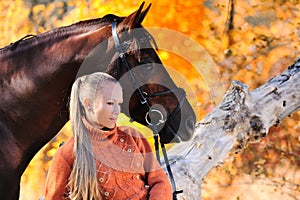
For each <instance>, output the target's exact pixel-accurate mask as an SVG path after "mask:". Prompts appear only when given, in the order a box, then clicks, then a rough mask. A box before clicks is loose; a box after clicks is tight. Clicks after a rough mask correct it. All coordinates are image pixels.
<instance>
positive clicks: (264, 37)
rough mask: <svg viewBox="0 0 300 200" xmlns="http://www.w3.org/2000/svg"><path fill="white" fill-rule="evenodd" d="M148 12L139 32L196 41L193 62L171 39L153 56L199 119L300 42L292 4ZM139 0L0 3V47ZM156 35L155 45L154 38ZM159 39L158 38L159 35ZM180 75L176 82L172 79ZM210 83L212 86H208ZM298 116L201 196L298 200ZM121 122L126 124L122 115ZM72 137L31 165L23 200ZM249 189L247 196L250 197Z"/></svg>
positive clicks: (271, 69)
mask: <svg viewBox="0 0 300 200" xmlns="http://www.w3.org/2000/svg"><path fill="white" fill-rule="evenodd" d="M148 3H152V7H151V9H150V12H149V13H148V15H147V16H146V18H145V21H144V22H143V26H144V27H146V28H147V27H160V28H166V29H169V30H173V31H176V32H178V33H180V34H183V35H184V36H185V37H187V38H189V39H190V40H187V41H188V42H191V41H193V42H195V43H197V45H198V46H199V48H201V49H202V51H203V52H204V53H202V54H195V56H194V57H192V58H191V59H192V60H193V61H195V63H201V66H202V69H201V70H204V71H205V72H207V71H209V70H213V72H209V73H207V74H205V73H204V71H203V73H199V70H197V67H196V65H197V64H195V63H191V62H189V59H186V58H184V57H182V56H180V55H178V54H176V52H178V51H179V50H178V48H182V51H183V52H186V53H187V54H189V55H192V52H193V49H192V48H193V47H192V46H189V43H188V42H187V43H185V42H183V44H182V46H181V47H175V46H172V44H173V42H174V41H173V40H172V38H169V39H164V40H162V41H163V42H164V45H169V46H170V48H173V49H171V50H170V51H166V50H160V51H159V52H158V53H159V56H160V58H161V60H162V61H163V63H164V65H165V66H170V69H169V71H170V74H171V76H172V74H173V76H172V78H173V79H174V81H175V82H176V84H177V85H180V86H181V87H184V89H186V91H187V92H188V93H187V94H188V98H189V101H190V102H191V104H192V106H193V108H194V110H195V112H196V114H197V117H198V120H200V119H201V118H203V117H204V116H205V115H206V114H207V113H208V112H210V111H211V110H212V109H213V107H214V106H215V105H216V104H217V103H218V102H219V101H220V99H221V98H222V96H223V93H224V92H225V90H226V89H228V87H229V85H230V83H231V81H232V80H239V81H241V82H243V83H246V84H247V85H249V87H250V89H251V90H252V89H254V88H256V87H258V86H260V85H261V84H263V83H265V82H266V81H267V80H269V79H270V78H271V77H273V76H275V75H277V74H279V73H281V72H282V71H283V70H284V69H285V68H286V67H288V66H289V65H290V64H292V63H293V61H294V59H295V58H296V57H298V56H299V55H300V54H299V50H300V44H299V42H300V41H299V37H300V28H299V27H300V26H299V25H300V4H299V2H298V1H296V0H292V1H284V0H276V1H275V0H252V1H238V0H226V1H225V0H191V1H182V0H176V1H164V0H156V1H154V0H153V1H149V2H146V4H148ZM140 4H141V1H132V0H131V1H127V0H126V1H124V0H122V1H121V0H109V1H105V0H63V1H60V0H48V1H47V0H31V1H28V0H26V1H25V0H14V1H12V0H11V1H10V0H9V1H0V11H1V23H0V46H2V47H4V46H6V45H8V44H10V43H11V42H14V41H16V40H18V39H20V38H21V37H23V36H25V35H27V34H38V33H42V32H45V31H48V30H51V29H53V28H56V27H60V26H64V25H69V24H72V23H75V22H78V21H81V20H85V19H91V18H98V17H102V16H104V15H105V14H108V13H113V14H116V15H120V16H127V15H129V14H130V13H132V12H133V11H135V10H136V9H137V8H138V7H139V5H140ZM159 37H160V36H159V35H158V36H157V38H155V39H157V40H160V39H159ZM162 37H163V36H162ZM178 74H181V75H182V77H184V81H182V78H180V77H179V76H177V75H178ZM214 83H216V85H217V87H216V88H213V87H214ZM299 119H300V113H299V112H297V113H294V114H293V115H292V116H290V117H289V118H288V119H285V120H284V121H283V122H282V123H281V124H280V125H279V126H278V127H272V129H271V130H270V133H269V134H268V136H267V137H266V138H265V139H264V140H263V141H262V142H260V143H257V144H253V145H250V146H249V147H248V148H247V149H246V150H244V151H243V152H242V153H241V154H239V155H234V156H232V157H229V159H228V160H227V162H225V164H224V165H222V166H221V167H218V168H216V169H213V170H212V171H211V172H210V174H209V175H208V176H207V177H206V178H205V179H204V184H203V188H202V198H203V199H207V200H208V199H281V198H284V199H296V198H297V197H298V198H299V196H300V120H299ZM118 123H120V124H126V125H132V126H134V127H137V128H138V129H139V130H140V131H141V132H143V133H145V134H151V133H150V132H149V130H148V129H147V128H145V127H142V126H141V125H139V124H136V123H133V124H131V123H130V122H129V121H128V119H127V118H126V117H124V116H122V117H121V118H120V120H119V122H118ZM69 136H70V128H69V126H68V124H67V125H66V126H65V128H64V129H62V131H61V132H60V133H59V134H58V135H57V136H56V137H55V138H53V140H52V141H51V142H49V143H48V144H47V145H46V146H45V147H44V148H43V149H42V150H41V151H40V152H39V153H38V154H37V155H36V157H35V158H34V159H33V160H32V162H31V163H30V165H29V166H28V168H27V170H26V172H25V173H24V175H23V177H22V183H21V196H20V199H21V200H27V199H38V198H39V197H40V196H43V192H44V183H45V176H46V173H47V170H48V168H49V165H50V162H51V158H52V156H53V154H54V153H55V151H56V149H57V148H58V147H59V144H60V142H62V141H65V140H66V139H67V138H68V137H69ZM249 191H251V195H250V196H249Z"/></svg>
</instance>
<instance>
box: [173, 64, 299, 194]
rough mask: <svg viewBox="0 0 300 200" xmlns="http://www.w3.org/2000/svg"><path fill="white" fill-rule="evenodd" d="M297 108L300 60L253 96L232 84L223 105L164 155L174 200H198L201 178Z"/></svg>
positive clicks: (241, 87) (260, 136)
mask: <svg viewBox="0 0 300 200" xmlns="http://www.w3.org/2000/svg"><path fill="white" fill-rule="evenodd" d="M299 108H300V59H298V60H296V62H295V63H294V64H293V65H291V66H289V67H288V69H286V70H285V71H284V72H283V73H282V74H280V75H278V76H276V77H275V78H273V79H271V80H269V81H268V82H267V83H266V84H264V85H262V86H260V87H258V88H257V89H255V90H253V91H252V92H250V91H249V88H248V86H247V85H245V84H243V83H241V82H238V81H233V82H232V84H231V87H230V89H229V91H227V93H226V94H225V96H224V98H223V100H222V102H221V103H220V104H219V105H218V106H217V107H215V109H214V110H213V111H212V112H211V113H209V114H208V115H207V116H206V117H205V118H204V119H203V120H201V121H200V122H199V123H198V124H197V126H196V131H195V136H194V137H193V139H192V140H191V141H189V142H185V143H180V144H177V145H175V146H174V147H173V148H171V149H170V150H169V152H168V153H169V157H170V159H171V163H172V170H173V173H174V176H175V180H176V184H177V188H178V189H182V190H183V191H184V192H183V194H180V195H178V197H179V199H188V200H193V199H195V200H196V199H197V200H199V199H200V198H201V182H202V179H203V177H204V176H205V175H206V174H207V173H208V172H209V171H210V170H211V168H213V167H214V166H216V165H218V164H219V163H222V162H223V160H224V159H225V158H226V157H227V156H228V155H229V153H232V152H233V153H239V152H240V151H241V150H242V149H243V148H246V147H247V145H248V144H249V143H253V142H258V141H260V140H261V139H262V138H264V137H265V136H266V135H267V133H268V130H269V128H270V127H271V126H274V125H278V124H279V123H280V122H281V120H282V119H283V118H285V117H287V116H288V115H290V114H291V113H293V112H294V111H297V110H299Z"/></svg>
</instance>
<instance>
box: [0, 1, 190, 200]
mask: <svg viewBox="0 0 300 200" xmlns="http://www.w3.org/2000/svg"><path fill="white" fill-rule="evenodd" d="M143 6H144V3H142V4H141V6H140V7H139V8H138V9H137V10H136V11H135V12H133V13H131V14H130V15H129V16H127V17H119V16H116V15H113V14H108V15H105V16H104V17H102V18H97V19H90V20H85V21H80V22H77V23H74V24H71V25H69V26H64V27H58V28H55V29H53V30H50V31H47V32H45V33H41V34H38V35H31V36H28V37H24V38H22V39H20V40H19V41H16V42H14V43H11V44H10V45H8V46H6V47H4V48H2V49H0V65H1V68H0V93H1V97H0V100H1V101H0V158H1V162H0V194H1V197H2V198H3V199H10V200H16V199H18V198H19V190H20V178H21V176H22V174H23V172H24V170H25V169H26V167H27V165H28V164H29V162H30V161H31V159H32V158H33V156H34V155H35V154H36V153H37V152H38V151H39V150H40V149H41V148H42V147H43V146H44V145H45V144H46V143H47V142H49V141H50V140H51V139H52V138H53V137H54V136H55V135H56V134H57V133H58V131H59V130H60V129H61V128H62V127H63V126H64V124H65V123H66V122H67V121H68V118H69V116H68V100H69V95H70V92H71V86H72V83H73V82H74V81H75V80H76V78H77V77H78V76H79V75H80V73H81V74H84V73H91V72H92V71H93V70H95V71H103V72H107V73H109V74H111V75H112V76H114V77H115V78H117V79H118V80H120V82H121V84H122V86H123V87H124V88H125V89H124V92H123V93H124V102H125V103H123V104H124V105H125V107H124V106H122V110H123V111H124V113H125V114H126V115H128V116H129V117H130V118H131V119H132V120H135V121H137V122H139V123H141V124H143V125H145V126H148V125H149V124H150V125H153V124H155V125H158V124H159V123H156V122H154V121H155V120H156V118H158V120H159V122H160V124H159V125H158V126H160V128H159V129H158V133H159V135H160V141H161V142H162V143H171V142H180V141H187V140H189V139H190V138H191V137H192V135H193V131H194V128H195V121H196V119H195V118H196V117H195V113H194V111H193V109H192V107H191V105H190V104H189V102H188V101H187V99H186V95H185V93H184V90H182V89H180V88H178V87H177V86H176V84H175V83H174V82H173V81H172V79H171V77H170V76H169V74H168V73H167V71H166V69H165V67H164V66H163V64H162V62H161V60H160V58H159V57H158V55H157V47H156V44H155V40H154V38H153V37H152V36H151V34H150V33H149V32H148V31H147V30H146V29H145V28H144V27H143V26H142V25H141V24H142V21H143V20H144V18H145V16H146V14H147V13H148V11H149V9H150V6H151V4H150V5H149V6H148V7H147V8H146V9H144V10H143ZM134 30H140V31H139V32H138V34H134ZM99 46H101V48H99ZM140 47H143V48H140ZM99 49H100V50H99ZM82 65H85V66H89V67H91V69H89V68H87V69H86V70H83V71H82V70H81V72H80V69H81V66H82ZM93 67H94V68H93ZM92 68H93V69H92ZM134 69H139V70H134ZM89 70H90V71H89ZM126 75H127V76H126ZM140 82H142V84H139V83H140ZM156 83H159V84H156ZM161 83H164V84H161ZM127 89H128V90H129V91H132V92H128V90H127ZM157 105H160V106H157ZM123 107H124V108H123ZM179 124H181V125H180V126H179ZM182 124H183V125H182Z"/></svg>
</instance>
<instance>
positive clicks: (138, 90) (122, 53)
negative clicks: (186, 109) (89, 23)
mask: <svg viewBox="0 0 300 200" xmlns="http://www.w3.org/2000/svg"><path fill="white" fill-rule="evenodd" d="M112 37H113V40H114V43H115V48H116V51H117V52H118V53H119V58H118V59H120V60H121V62H122V63H123V64H124V65H125V66H126V69H127V71H128V73H129V74H130V79H131V82H132V84H133V85H134V87H135V88H136V94H137V96H138V98H139V100H140V103H141V104H142V105H145V106H146V107H147V109H148V114H149V112H154V111H156V110H154V109H151V107H150V105H149V103H148V101H147V98H148V97H156V96H160V95H165V94H169V93H173V92H174V91H175V90H177V89H180V90H182V91H184V90H183V89H181V88H176V89H174V90H166V91H162V92H157V93H154V94H147V93H145V92H143V91H142V90H141V88H140V87H139V85H138V83H137V79H136V78H135V76H134V74H133V72H132V71H131V68H130V66H129V63H128V61H127V59H126V56H125V52H126V48H125V46H124V45H123V44H120V41H119V38H118V35H117V22H113V23H112ZM184 94H185V93H184ZM184 97H185V95H184ZM184 97H182V99H181V100H180V102H179V103H178V105H177V107H176V108H175V109H174V110H173V112H172V113H171V115H170V117H171V118H173V117H172V116H174V115H175V114H173V113H174V112H175V113H177V112H178V111H179V110H180V108H181V106H182V104H183V101H184V99H185V98H184ZM159 112H160V111H159ZM146 118H147V115H146ZM146 121H147V119H146ZM168 121H169V119H168V120H167V122H168ZM161 122H163V123H164V122H165V121H164V119H163V118H162V119H161V121H160V120H159V121H158V123H153V122H151V123H150V122H148V121H147V123H148V125H149V126H150V127H151V129H152V131H153V135H154V145H155V152H156V157H157V160H158V162H159V163H160V164H161V162H160V155H159V141H158V138H159V134H158V130H157V126H158V125H159V124H160V123H161ZM166 125H167V126H169V125H168V123H166ZM172 131H173V130H172ZM173 132H174V131H173ZM161 149H162V152H163V156H164V160H165V163H166V166H167V171H168V175H169V178H170V182H171V185H172V188H173V200H177V194H179V193H182V192H183V191H182V190H180V191H177V190H176V184H175V180H174V177H173V173H172V169H171V166H170V163H169V160H168V156H167V152H166V148H165V146H164V144H162V143H161Z"/></svg>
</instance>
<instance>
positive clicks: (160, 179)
mask: <svg viewBox="0 0 300 200" xmlns="http://www.w3.org/2000/svg"><path fill="white" fill-rule="evenodd" d="M86 127H87V128H88V130H89V137H90V141H91V143H92V146H93V153H94V159H95V164H96V169H97V178H98V184H99V189H100V192H101V194H102V198H103V199H111V200H112V199H113V200H142V199H143V200H144V199H145V200H146V199H149V200H171V199H172V188H171V185H170V182H169V179H168V177H167V176H166V174H165V172H164V171H163V170H162V168H161V167H160V165H159V164H158V162H157V160H156V159H155V157H154V156H153V153H152V150H151V147H150V145H149V143H148V142H147V140H146V139H145V138H144V137H143V136H142V135H141V134H140V133H139V132H137V131H136V130H135V129H133V128H130V127H115V128H114V129H113V130H110V131H103V130H99V129H96V128H94V127H92V126H90V125H89V124H86ZM73 145H74V139H73V138H70V139H69V140H68V141H67V142H66V144H64V145H63V146H62V147H60V148H59V149H58V151H57V152H56V154H55V155H54V157H53V160H52V163H51V166H50V169H49V171H48V176H47V181H46V193H45V200H60V199H68V198H66V192H67V187H66V185H67V183H68V178H69V176H70V173H71V170H72V164H73V161H74V153H73Z"/></svg>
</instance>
